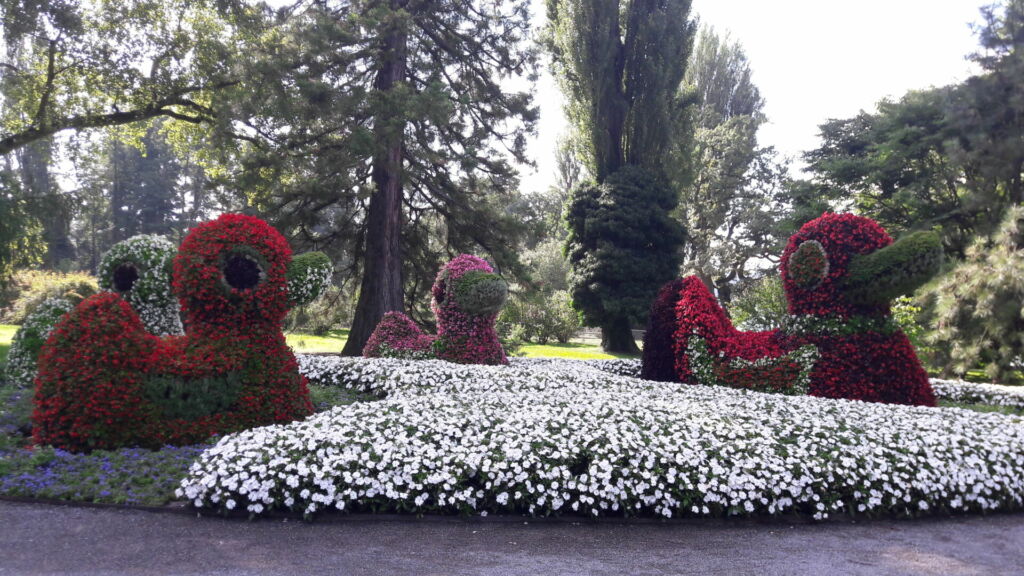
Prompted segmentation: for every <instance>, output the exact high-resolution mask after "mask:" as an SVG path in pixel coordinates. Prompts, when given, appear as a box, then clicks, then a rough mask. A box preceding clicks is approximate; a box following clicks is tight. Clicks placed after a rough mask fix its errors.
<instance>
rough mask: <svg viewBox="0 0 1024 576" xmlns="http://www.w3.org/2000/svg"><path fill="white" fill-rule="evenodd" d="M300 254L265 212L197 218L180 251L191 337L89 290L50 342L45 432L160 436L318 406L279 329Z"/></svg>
mask: <svg viewBox="0 0 1024 576" xmlns="http://www.w3.org/2000/svg"><path fill="white" fill-rule="evenodd" d="M290 259H291V250H290V249H289V247H288V244H287V242H286V241H285V239H284V237H282V236H281V235H280V234H279V233H278V232H277V231H276V230H274V229H273V228H272V227H270V226H269V225H268V224H267V223H265V222H263V221H262V220H260V219H258V218H254V217H250V216H242V215H233V214H228V215H224V216H221V217H220V218H218V219H217V220H215V221H213V222H207V223H204V224H201V225H199V226H197V227H196V228H195V229H193V230H192V232H191V233H190V234H189V235H188V237H187V238H186V239H185V241H184V242H183V243H182V246H181V249H180V250H179V252H178V256H177V258H176V259H175V261H174V281H173V286H174V290H175V292H176V294H177V295H178V297H179V299H180V300H181V304H182V309H183V310H184V311H185V316H186V323H185V330H186V333H185V335H184V336H179V337H166V338H157V337H155V336H153V335H151V334H149V333H148V332H146V330H145V328H144V327H143V326H142V323H141V322H140V321H139V319H138V316H137V315H136V314H135V312H134V311H133V310H132V309H131V307H130V306H129V305H128V304H127V303H125V302H124V301H123V300H121V298H120V297H119V296H117V295H116V294H112V293H103V294H99V295H97V296H94V297H92V298H89V299H88V300H86V301H84V302H83V303H82V304H80V305H79V306H78V307H77V308H76V309H75V310H74V311H72V313H71V314H69V315H68V316H67V317H65V318H64V319H63V320H61V322H60V323H58V325H57V327H56V328H55V329H54V332H53V334H51V336H50V338H49V340H48V341H47V343H46V345H45V346H44V348H43V352H42V354H41V358H40V372H39V377H38V379H37V388H36V398H35V400H36V409H35V413H34V414H33V419H34V421H35V427H34V430H35V432H34V433H35V439H36V442H37V443H42V444H51V445H54V446H58V447H61V448H64V449H67V450H72V451H82V450H92V449H105V448H116V447H120V446H128V445H138V446H149V447H158V446H161V445H165V444H187V443H194V442H197V441H201V440H204V439H206V438H208V437H210V436H211V435H213V434H224V433H229V432H234V431H237V430H242V429H245V428H250V427H253V426H259V425H265V424H272V423H278V422H290V421H292V420H295V419H296V418H301V417H304V416H306V415H308V414H310V413H311V412H312V403H311V402H310V399H309V390H308V388H307V387H306V382H305V378H303V377H302V376H301V375H300V374H299V373H298V366H297V362H296V360H295V357H294V355H293V354H292V352H291V349H290V348H288V346H287V345H286V344H285V339H284V334H282V332H281V321H282V320H283V318H284V315H285V314H286V313H287V311H288V293H287V288H286V280H285V272H286V270H287V267H288V262H289V260H290Z"/></svg>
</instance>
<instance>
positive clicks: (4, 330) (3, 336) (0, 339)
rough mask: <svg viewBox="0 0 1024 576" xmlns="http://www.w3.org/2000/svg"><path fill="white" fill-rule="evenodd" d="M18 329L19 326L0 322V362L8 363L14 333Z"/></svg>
mask: <svg viewBox="0 0 1024 576" xmlns="http://www.w3.org/2000/svg"><path fill="white" fill-rule="evenodd" d="M17 331H18V327H17V326H13V325H11V324H0V364H6V363H7V352H8V351H9V350H10V349H11V340H13V339H14V333H15V332H17Z"/></svg>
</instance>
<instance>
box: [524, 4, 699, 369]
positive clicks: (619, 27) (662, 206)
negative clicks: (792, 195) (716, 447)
mask: <svg viewBox="0 0 1024 576" xmlns="http://www.w3.org/2000/svg"><path fill="white" fill-rule="evenodd" d="M689 14H690V0H547V15H548V27H547V30H546V33H545V41H544V43H545V46H546V47H547V49H548V51H549V52H550V54H551V56H552V64H553V70H554V73H555V75H556V76H557V78H558V79H559V81H560V83H561V86H562V90H563V92H564V93H565V95H566V100H567V114H568V116H569V120H570V122H571V124H572V127H573V130H575V132H576V138H577V139H578V141H579V142H581V143H582V146H581V147H582V149H583V156H584V158H583V160H584V161H585V163H586V165H587V168H588V170H589V172H590V174H592V175H593V176H594V177H595V178H596V180H597V181H596V182H594V183H588V184H585V185H582V186H580V187H579V188H577V191H576V192H574V194H573V197H572V198H571V199H570V202H569V206H568V208H567V210H568V212H569V214H570V217H569V218H568V220H567V222H568V225H569V228H570V234H569V238H568V240H567V245H566V253H567V255H568V256H569V260H570V263H571V265H572V268H573V270H572V274H571V278H570V283H571V284H572V293H573V305H574V306H576V307H577V309H579V310H580V311H581V313H582V315H583V317H584V320H585V321H586V322H587V323H588V324H589V325H599V326H601V329H602V345H603V346H604V349H605V350H607V351H612V352H630V353H635V352H637V347H636V343H635V342H634V340H633V338H632V335H631V333H630V325H631V324H633V323H638V322H640V321H642V317H643V312H642V310H643V309H644V308H645V307H637V306H635V305H633V304H632V303H633V302H634V301H635V300H636V299H641V300H646V301H647V302H649V301H650V299H652V298H653V297H654V295H655V293H656V291H657V288H658V286H660V285H661V284H662V283H664V282H665V281H667V280H668V279H670V278H671V277H673V276H674V275H675V274H676V273H677V269H678V263H679V248H680V246H681V243H682V238H683V234H682V233H681V231H680V230H678V229H676V230H673V231H672V232H666V234H667V236H665V238H664V239H665V240H671V241H664V242H663V241H653V240H654V239H652V238H649V237H648V236H647V234H646V232H647V231H648V230H649V229H653V228H660V223H661V222H660V218H659V217H658V215H657V214H655V213H652V214H650V215H649V216H650V218H651V219H653V220H651V221H652V222H658V223H659V226H651V227H650V228H648V230H645V229H643V228H642V227H643V226H644V224H643V223H642V222H641V221H640V220H638V219H636V218H635V214H633V213H632V211H635V210H637V209H638V207H636V206H631V205H630V203H631V202H635V201H639V199H640V198H646V200H647V201H648V202H649V204H648V206H647V207H646V208H647V209H653V210H655V211H656V212H658V213H661V212H663V214H661V215H662V216H666V217H667V213H668V211H670V210H671V209H672V208H674V207H675V205H676V199H675V194H674V193H673V192H672V190H671V188H669V187H668V186H665V185H664V184H663V180H664V173H665V160H666V156H667V154H668V151H669V150H670V148H671V143H672V142H673V139H674V137H675V130H676V127H677V126H678V125H679V117H680V114H681V113H682V110H683V102H682V100H681V98H680V94H679V85H680V83H681V82H682V80H683V75H684V73H685V70H686V64H687V61H688V59H689V53H690V50H691V48H692V45H693V36H694V30H695V24H694V22H692V21H691V20H690V19H689ZM627 166H628V167H630V171H629V174H628V175H623V177H622V178H619V179H615V180H610V177H611V176H612V175H614V174H616V173H617V172H619V171H620V170H622V169H623V168H624V167H627ZM637 169H640V170H642V171H644V172H646V174H641V173H638V172H637ZM638 186H652V189H651V191H650V193H652V194H653V197H650V198H648V197H647V196H648V195H647V194H639V193H638V190H637V187H638ZM614 212H621V213H620V214H615V213H614ZM599 222H604V223H613V222H618V223H620V224H631V225H633V226H636V227H637V228H635V229H632V230H625V231H621V230H620V231H619V233H616V234H609V235H608V236H607V237H604V238H602V237H601V234H602V232H601V230H602V229H603V228H604V225H603V224H597V225H594V224H595V223H599ZM666 230H668V228H666ZM607 231H608V232H609V233H610V232H611V230H610V229H609V230H607ZM622 232H625V233H622ZM630 233H632V234H633V235H635V237H634V238H630ZM647 240H652V241H650V242H648V241H647ZM652 256H653V257H654V258H655V259H656V260H657V261H658V262H659V263H660V264H659V265H658V266H655V267H645V266H637V265H636V264H637V263H639V262H646V261H648V259H649V258H650V257H652ZM666 263H667V264H668V265H664V264H666ZM625 270H630V271H632V272H638V271H642V272H643V275H642V276H640V277H639V278H632V279H630V278H628V274H622V273H621V272H622V271H625ZM615 271H618V272H615ZM637 280H640V281H639V282H637ZM625 287H628V288H629V290H625Z"/></svg>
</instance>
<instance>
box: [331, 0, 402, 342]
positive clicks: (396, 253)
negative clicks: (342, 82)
mask: <svg viewBox="0 0 1024 576" xmlns="http://www.w3.org/2000/svg"><path fill="white" fill-rule="evenodd" d="M404 4H405V2H404V1H399V0H391V7H392V9H397V8H400V7H401V6H402V5H404ZM407 41H408V36H407V33H406V31H405V30H404V29H403V28H401V25H398V26H393V27H391V28H390V29H389V30H388V31H387V32H386V33H385V35H384V38H383V42H382V51H381V58H382V61H381V63H380V68H379V69H378V70H377V77H376V78H375V80H374V89H375V90H377V91H379V92H389V91H391V90H392V89H393V88H394V87H395V85H397V84H399V83H401V82H402V81H403V80H404V79H405V73H406V65H407V51H406V44H407ZM374 125H375V131H376V134H377V138H378V142H382V143H384V145H383V146H382V147H381V149H380V150H378V152H377V153H376V154H375V155H374V158H373V170H372V175H371V178H372V179H373V184H374V190H373V193H372V195H371V196H370V206H369V209H368V212H367V216H366V230H365V232H364V234H365V236H364V243H365V247H366V250H365V252H364V258H363V263H364V264H363V280H362V283H361V284H360V288H359V300H358V302H357V303H356V310H355V315H354V317H353V319H352V329H351V331H350V332H349V335H348V341H347V342H346V343H345V348H344V349H343V350H342V351H341V353H342V354H343V355H346V356H359V355H361V354H362V353H363V346H365V345H366V341H367V340H369V339H370V335H371V334H372V333H373V330H374V328H376V327H377V323H379V322H380V319H381V318H382V317H383V316H384V313H385V312H390V311H398V312H402V311H403V310H404V309H405V304H404V301H403V293H402V245H401V241H402V199H403V193H402V159H403V154H404V132H405V126H404V123H401V124H400V125H396V123H394V122H391V121H390V119H389V118H386V117H383V114H381V113H378V116H377V118H375V122H374Z"/></svg>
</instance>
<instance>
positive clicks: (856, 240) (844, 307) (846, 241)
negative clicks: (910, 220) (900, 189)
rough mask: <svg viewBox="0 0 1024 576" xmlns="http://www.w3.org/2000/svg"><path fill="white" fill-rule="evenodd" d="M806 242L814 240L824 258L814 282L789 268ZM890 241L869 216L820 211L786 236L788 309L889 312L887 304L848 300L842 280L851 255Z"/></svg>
mask: <svg viewBox="0 0 1024 576" xmlns="http://www.w3.org/2000/svg"><path fill="white" fill-rule="evenodd" d="M805 242H817V243H818V244H819V245H820V246H821V247H822V248H823V249H824V255H825V257H826V258H827V260H826V261H825V262H823V263H822V266H823V271H824V272H825V273H826V274H825V276H824V278H823V279H822V280H821V281H820V282H819V283H817V284H816V285H815V284H810V283H806V282H799V281H798V280H801V279H802V276H804V275H806V274H807V273H808V272H807V271H806V270H802V271H801V272H802V273H803V274H802V275H801V277H798V276H797V275H796V274H794V272H796V271H795V270H793V271H791V270H790V265H791V262H790V257H791V256H792V255H793V253H794V252H796V251H797V250H798V249H799V248H800V246H802V245H803V244H804V243H805ZM890 244H892V238H891V237H890V236H889V235H888V234H887V233H886V232H885V230H884V229H882V227H881V226H879V225H878V223H877V222H875V221H874V220H872V219H870V218H864V217H862V216H855V215H853V214H829V213H826V214H823V215H821V216H820V217H818V218H815V219H814V220H811V221H810V222H808V223H807V224H804V225H803V227H802V228H800V230H799V231H798V232H797V233H796V234H794V235H793V236H792V237H790V239H789V244H787V245H786V250H785V251H784V252H783V253H782V263H781V265H780V270H781V272H782V282H783V287H784V288H785V291H786V300H787V301H788V302H789V313H790V314H793V315H798V314H812V315H815V316H839V317H844V318H845V317H849V316H853V315H880V314H888V313H889V306H888V304H886V305H884V306H883V307H882V308H869V309H865V308H864V307H863V306H858V305H856V304H854V303H852V302H850V301H849V299H848V298H846V295H845V294H844V293H843V286H842V284H843V280H844V279H845V278H846V275H847V272H848V270H849V265H850V259H851V258H853V257H854V256H856V255H858V254H870V253H871V252H874V251H876V250H878V249H880V248H885V247H886V246H888V245H890Z"/></svg>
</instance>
